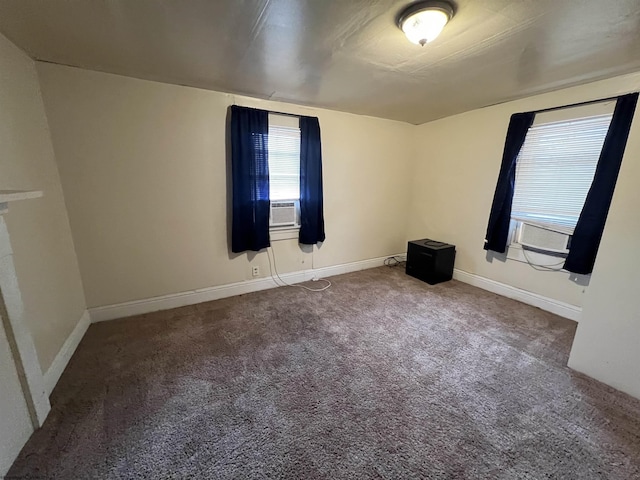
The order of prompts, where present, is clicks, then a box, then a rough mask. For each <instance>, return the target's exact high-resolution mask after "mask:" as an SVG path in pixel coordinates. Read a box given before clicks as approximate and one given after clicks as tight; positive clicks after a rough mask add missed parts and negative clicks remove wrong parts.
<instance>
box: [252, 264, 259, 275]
mask: <svg viewBox="0 0 640 480" xmlns="http://www.w3.org/2000/svg"><path fill="white" fill-rule="evenodd" d="M251 275H253V276H254V277H257V276H258V275H260V267H259V266H257V265H254V266H253V267H251Z"/></svg>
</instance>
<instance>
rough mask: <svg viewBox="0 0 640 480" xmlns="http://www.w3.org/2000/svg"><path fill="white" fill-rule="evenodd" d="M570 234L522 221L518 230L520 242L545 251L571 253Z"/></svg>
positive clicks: (524, 245)
mask: <svg viewBox="0 0 640 480" xmlns="http://www.w3.org/2000/svg"><path fill="white" fill-rule="evenodd" d="M570 239H571V236H570V235H567V234H566V233H561V232H555V231H553V230H550V229H548V228H543V227H540V226H537V225H531V224H529V223H524V222H523V223H521V224H520V227H519V232H518V243H519V244H521V245H522V246H523V247H530V248H532V249H535V250H539V251H543V252H553V253H561V254H567V253H569V248H568V246H569V240H570Z"/></svg>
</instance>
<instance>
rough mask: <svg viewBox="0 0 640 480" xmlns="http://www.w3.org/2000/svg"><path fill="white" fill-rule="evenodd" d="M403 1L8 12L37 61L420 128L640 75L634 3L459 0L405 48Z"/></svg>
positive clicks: (0, 7) (59, 6) (45, 2)
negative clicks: (437, 28) (426, 38)
mask: <svg viewBox="0 0 640 480" xmlns="http://www.w3.org/2000/svg"><path fill="white" fill-rule="evenodd" d="M406 3H408V2H406V1H395V0H0V31H1V32H2V33H4V34H5V35H6V36H7V37H8V38H9V39H11V40H12V41H13V42H14V43H16V44H17V45H18V46H19V47H21V48H22V49H24V50H25V51H26V52H27V53H29V54H30V55H31V56H32V57H33V58H35V59H38V60H44V61H48V62H55V63H61V64H66V65H74V66H77V67H81V68H87V69H92V70H100V71H105V72H112V73H118V74H122V75H128V76H132V77H138V78H146V79H151V80H158V81H163V82H170V83H177V84H184V85H191V86H194V87H201V88H208V89H212V90H219V91H225V92H233V93H239V94H245V95H250V96H256V97H261V98H271V99H273V100H282V101H288V102H293V103H300V104H305V105H314V106H320V107H326V108H331V109H336V110H343V111H349V112H354V113H360V114H366V115H372V116H376V117H384V118H391V119H396V120H403V121H406V122H410V123H416V124H417V123H423V122H427V121H429V120H433V119H436V118H440V117H444V116H448V115H452V114H455V113H459V112H463V111H467V110H471V109H474V108H478V107H482V106H486V105H491V104H495V103H500V102H504V101H507V100H512V99H515V98H520V97H524V96H528V95H531V94H534V93H539V92H543V91H548V90H554V89H557V88H560V87H564V86H569V85H575V84H579V83H585V82H588V81H591V80H596V79H600V78H606V77H610V76H613V75H616V74H621V73H627V72H631V71H637V70H640V2H639V1H638V0H606V1H605V0H457V1H456V2H455V3H456V15H455V16H454V18H453V20H452V21H451V23H449V25H447V27H445V29H444V31H443V33H442V34H441V36H440V37H438V38H437V39H436V40H435V41H434V42H433V43H430V44H428V45H427V46H425V47H420V46H417V45H413V44H411V43H409V42H408V41H407V40H406V38H405V37H404V36H403V34H402V32H401V31H400V30H399V29H398V28H397V27H396V26H395V23H394V20H395V17H396V15H397V14H398V11H399V10H401V9H402V7H403V6H404V5H405V4H406Z"/></svg>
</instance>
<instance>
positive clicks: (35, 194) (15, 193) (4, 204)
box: [0, 190, 42, 215]
mask: <svg viewBox="0 0 640 480" xmlns="http://www.w3.org/2000/svg"><path fill="white" fill-rule="evenodd" d="M41 196H42V191H40V190H0V215H1V214H3V213H7V211H8V210H9V202H15V201H17V200H29V199H30V198H39V197H41Z"/></svg>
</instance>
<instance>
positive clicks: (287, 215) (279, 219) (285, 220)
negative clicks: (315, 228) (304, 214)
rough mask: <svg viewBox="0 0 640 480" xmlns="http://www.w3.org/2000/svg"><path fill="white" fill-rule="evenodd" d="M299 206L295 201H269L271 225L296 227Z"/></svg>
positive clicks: (298, 223) (297, 224)
mask: <svg viewBox="0 0 640 480" xmlns="http://www.w3.org/2000/svg"><path fill="white" fill-rule="evenodd" d="M298 211H299V207H298V202H297V201H283V202H271V215H270V218H269V225H270V226H271V227H298V226H299V225H300V222H299V220H298V218H299V215H298Z"/></svg>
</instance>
